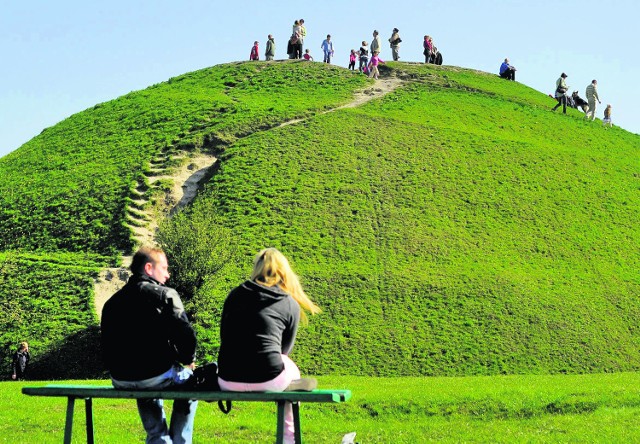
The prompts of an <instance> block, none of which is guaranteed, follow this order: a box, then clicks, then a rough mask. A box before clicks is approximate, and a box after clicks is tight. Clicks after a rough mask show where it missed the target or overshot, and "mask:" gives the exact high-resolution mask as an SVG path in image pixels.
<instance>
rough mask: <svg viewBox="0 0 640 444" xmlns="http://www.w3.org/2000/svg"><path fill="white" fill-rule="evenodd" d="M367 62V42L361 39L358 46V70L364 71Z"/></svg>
mask: <svg viewBox="0 0 640 444" xmlns="http://www.w3.org/2000/svg"><path fill="white" fill-rule="evenodd" d="M368 63H369V48H368V45H367V42H365V41H364V40H363V41H362V46H361V47H360V64H359V65H358V70H360V72H364V71H365V69H366V67H367V64H368Z"/></svg>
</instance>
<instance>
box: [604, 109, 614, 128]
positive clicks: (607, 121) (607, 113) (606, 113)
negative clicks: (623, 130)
mask: <svg viewBox="0 0 640 444" xmlns="http://www.w3.org/2000/svg"><path fill="white" fill-rule="evenodd" d="M602 124H603V125H604V126H607V125H609V126H613V123H611V105H607V107H606V108H605V109H604V119H602Z"/></svg>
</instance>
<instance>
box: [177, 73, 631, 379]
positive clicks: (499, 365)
mask: <svg viewBox="0 0 640 444" xmlns="http://www.w3.org/2000/svg"><path fill="white" fill-rule="evenodd" d="M390 74H392V75H393V74H395V75H398V76H402V77H404V78H405V79H407V80H408V83H407V84H406V86H404V87H403V88H401V89H399V90H398V91H396V92H395V93H393V94H390V95H388V96H386V97H385V98H384V99H382V100H378V101H374V102H371V103H370V104H367V105H365V106H362V107H359V108H355V109H345V110H339V111H336V112H334V113H330V114H325V115H319V116H315V117H314V118H313V119H310V120H308V121H306V122H305V123H304V124H301V125H295V126H288V127H286V128H279V129H274V130H272V131H269V132H267V133H260V134H256V135H253V136H251V137H248V138H245V139H243V140H241V141H238V142H237V143H235V144H233V145H232V146H230V147H229V148H228V149H226V150H225V152H224V154H223V155H222V157H221V168H220V170H219V171H218V173H217V175H216V176H215V177H214V178H213V180H212V182H211V183H210V185H209V187H208V192H207V194H206V195H204V196H202V197H201V199H200V200H199V202H197V203H196V204H195V205H194V206H193V208H192V209H191V210H189V211H188V212H186V213H185V214H184V215H183V216H181V217H179V218H177V219H176V220H174V221H173V222H172V223H173V224H176V225H177V226H184V225H185V221H193V220H202V219H204V218H205V217H211V216H210V215H212V214H213V215H216V217H217V223H218V224H219V225H220V226H221V227H223V228H225V229H230V230H234V231H235V232H236V234H237V236H236V239H235V240H234V242H232V245H233V248H234V249H235V250H237V251H240V252H242V253H243V256H244V257H243V258H242V259H241V261H240V265H236V263H231V264H229V265H228V266H227V267H226V269H224V270H223V271H222V272H220V273H219V274H218V275H217V276H215V277H214V278H212V279H211V280H210V281H209V282H207V283H206V284H204V285H203V286H202V287H201V291H200V294H198V296H197V298H196V299H197V301H195V302H194V303H193V307H194V312H196V314H197V316H198V321H199V323H200V325H201V326H202V328H201V331H200V337H201V339H203V340H207V341H208V342H207V343H206V345H205V349H206V351H211V350H215V347H216V345H217V325H218V318H219V311H218V310H219V308H220V307H221V304H222V301H223V299H224V297H225V296H226V293H227V292H228V290H229V288H230V286H231V285H233V284H234V283H237V282H240V281H241V280H242V279H243V278H244V277H246V276H247V275H248V272H249V270H248V267H249V266H250V258H251V255H252V254H254V253H255V252H256V251H258V250H259V249H260V248H262V247H264V246H276V247H278V248H281V249H282V250H283V251H284V252H285V254H287V255H288V256H289V257H291V258H292V259H293V262H294V264H295V266H296V268H297V270H298V271H299V273H300V274H301V275H302V276H303V278H304V281H305V284H306V287H307V289H308V291H309V294H310V295H312V297H314V298H315V300H316V301H317V302H318V303H319V304H320V306H321V307H323V308H324V313H323V314H322V315H320V316H317V317H316V318H314V319H312V321H311V325H310V326H309V328H307V329H303V330H302V332H301V335H300V339H299V341H298V344H297V348H296V350H295V352H294V353H295V359H296V360H297V361H298V362H299V363H300V364H301V365H302V367H303V368H305V369H307V370H308V371H310V372H312V373H345V374H379V375H418V374H422V375H464V374H495V373H532V372H533V373H546V372H553V373H555V372H591V371H617V370H625V369H634V368H638V365H639V364H640V355H639V353H638V345H639V339H640V338H639V337H638V334H637V328H636V327H637V319H638V314H640V313H639V308H640V306H639V305H638V295H639V292H638V291H639V286H638V279H637V272H636V270H637V269H638V265H639V263H638V258H639V255H638V248H637V245H635V244H634V243H633V242H632V241H631V240H632V239H635V238H637V236H638V235H639V234H640V232H639V229H638V225H637V224H636V223H635V221H636V220H637V219H638V215H639V210H640V207H639V200H638V195H637V189H638V187H637V165H638V164H637V155H638V148H639V146H640V145H639V140H638V137H637V136H632V135H630V134H628V133H626V132H624V131H620V130H617V129H614V131H609V130H605V129H604V128H602V126H601V125H598V124H596V123H591V122H586V121H584V120H583V119H582V117H581V116H580V115H579V114H578V113H577V112H574V113H570V114H569V115H567V116H563V115H558V114H553V113H551V112H550V111H549V109H550V107H551V106H552V105H553V102H552V101H550V99H548V98H547V97H545V96H542V95H541V94H540V93H537V92H535V91H533V90H531V89H529V88H526V87H524V86H522V85H518V84H515V83H512V82H506V81H504V80H502V79H499V78H497V77H496V76H491V75H486V74H481V73H475V72H470V71H466V70H447V69H439V68H430V67H418V66H415V67H411V66H404V65H399V66H398V65H396V66H394V67H393V68H392V70H391V72H390ZM167 244H168V245H170V244H171V242H167Z"/></svg>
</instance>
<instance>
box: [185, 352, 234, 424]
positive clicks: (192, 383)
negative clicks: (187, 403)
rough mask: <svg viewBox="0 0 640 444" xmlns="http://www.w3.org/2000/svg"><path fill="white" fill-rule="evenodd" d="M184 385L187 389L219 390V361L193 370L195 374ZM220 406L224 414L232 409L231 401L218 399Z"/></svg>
mask: <svg viewBox="0 0 640 444" xmlns="http://www.w3.org/2000/svg"><path fill="white" fill-rule="evenodd" d="M183 387H184V388H185V389H187V390H194V391H203V392H219V391H220V384H218V363H217V362H210V363H208V364H204V365H202V366H200V367H197V368H196V369H195V370H194V371H193V376H192V377H191V378H190V379H189V381H188V383H187V384H184V385H183ZM218 408H219V409H220V411H221V412H222V413H224V414H228V413H229V412H230V411H231V401H228V400H227V401H224V402H223V401H222V400H220V401H218Z"/></svg>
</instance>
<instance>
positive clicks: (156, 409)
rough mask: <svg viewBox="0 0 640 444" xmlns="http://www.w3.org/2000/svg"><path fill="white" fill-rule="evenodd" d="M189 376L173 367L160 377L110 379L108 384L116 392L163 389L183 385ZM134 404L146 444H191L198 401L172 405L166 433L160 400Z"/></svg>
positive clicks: (189, 374) (165, 421)
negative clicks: (169, 424)
mask: <svg viewBox="0 0 640 444" xmlns="http://www.w3.org/2000/svg"><path fill="white" fill-rule="evenodd" d="M191 376H193V372H192V371H191V369H189V368H183V367H177V366H176V367H172V368H170V369H169V370H167V371H166V372H164V373H163V374H161V375H158V376H155V377H153V378H149V379H144V380H142V381H119V380H116V379H112V382H113V386H114V387H115V388H117V389H125V390H126V389H129V390H144V389H164V388H170V387H172V386H174V385H181V384H184V383H185V382H187V380H188V379H189V378H190V377H191ZM137 402H138V413H140V419H142V425H143V426H144V429H145V431H146V432H147V441H146V442H147V444H160V443H173V444H191V441H192V438H193V420H194V419H195V416H196V409H197V407H198V401H192V400H188V401H185V400H175V401H173V413H172V414H171V426H170V428H169V429H167V417H166V416H165V414H164V408H163V401H162V399H138V400H137Z"/></svg>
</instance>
